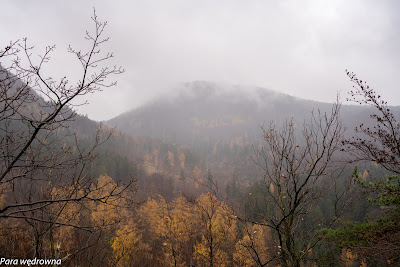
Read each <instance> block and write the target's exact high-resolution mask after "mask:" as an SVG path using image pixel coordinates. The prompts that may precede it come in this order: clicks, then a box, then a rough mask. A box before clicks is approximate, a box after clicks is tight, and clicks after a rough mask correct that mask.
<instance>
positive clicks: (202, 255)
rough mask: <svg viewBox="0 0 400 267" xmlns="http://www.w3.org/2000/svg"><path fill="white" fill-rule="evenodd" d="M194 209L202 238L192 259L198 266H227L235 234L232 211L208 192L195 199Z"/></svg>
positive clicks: (235, 226)
mask: <svg viewBox="0 0 400 267" xmlns="http://www.w3.org/2000/svg"><path fill="white" fill-rule="evenodd" d="M196 209H197V211H198V213H199V215H200V220H199V222H200V227H201V232H202V237H201V241H200V242H198V243H197V244H196V245H195V256H194V259H195V260H196V262H197V264H198V265H200V266H210V267H212V266H229V265H230V263H231V259H230V258H229V255H232V254H233V250H234V244H235V243H236V232H237V224H236V217H235V216H234V215H233V212H232V210H231V209H230V208H229V207H228V206H227V205H226V204H225V203H223V202H220V201H219V200H218V199H217V197H216V196H215V195H213V194H211V193H210V192H208V193H207V194H202V195H201V196H200V197H199V198H198V199H197V201H196Z"/></svg>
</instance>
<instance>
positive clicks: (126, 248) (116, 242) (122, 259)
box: [110, 219, 152, 266]
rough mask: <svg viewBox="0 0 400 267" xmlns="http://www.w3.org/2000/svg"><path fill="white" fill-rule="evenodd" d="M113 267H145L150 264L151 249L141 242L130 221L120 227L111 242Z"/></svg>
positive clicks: (141, 239)
mask: <svg viewBox="0 0 400 267" xmlns="http://www.w3.org/2000/svg"><path fill="white" fill-rule="evenodd" d="M111 247H112V249H113V254H114V258H113V260H112V261H111V262H110V264H111V265H113V266H145V265H146V264H147V263H149V262H151V260H152V255H151V253H150V252H151V248H150V246H149V245H148V244H146V243H145V242H144V241H143V237H142V234H141V233H140V231H139V229H138V227H137V225H136V224H135V223H134V222H133V220H132V219H130V220H128V222H127V223H126V224H123V225H121V226H120V228H119V229H118V230H117V231H116V233H115V237H114V238H113V239H112V240H111Z"/></svg>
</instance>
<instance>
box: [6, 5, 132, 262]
mask: <svg viewBox="0 0 400 267" xmlns="http://www.w3.org/2000/svg"><path fill="white" fill-rule="evenodd" d="M92 20H93V23H94V26H95V28H94V32H89V31H87V32H86V36H85V39H86V40H87V41H88V42H89V43H90V48H89V50H88V51H82V50H76V49H73V48H71V47H69V48H68V52H69V53H71V54H72V55H73V56H74V57H75V58H76V59H77V60H78V62H79V63H80V64H81V66H82V70H81V78H80V79H79V80H78V81H76V82H75V83H71V82H70V81H69V80H68V79H67V77H63V78H61V79H60V80H56V79H54V78H52V77H51V76H47V75H46V74H45V73H44V71H43V69H44V66H45V65H46V63H48V62H49V60H50V56H51V53H52V52H53V51H54V49H55V46H48V47H46V48H45V51H44V54H43V55H39V57H36V56H35V55H34V54H33V47H31V46H29V45H28V41H27V39H23V40H22V41H16V42H11V43H10V44H9V45H8V46H7V47H5V49H1V50H0V59H1V60H2V62H1V63H2V64H1V65H0V148H1V149H0V189H1V191H0V222H2V224H3V226H4V225H8V226H9V227H10V228H12V227H13V226H12V225H11V226H10V224H12V223H10V222H11V220H13V222H14V221H15V220H17V221H18V220H19V221H23V222H24V223H25V224H26V225H29V226H30V227H31V229H32V232H33V236H34V242H33V243H34V256H36V257H39V256H40V253H41V251H42V250H41V246H42V245H41V240H42V238H43V236H47V237H49V238H50V239H52V236H51V235H52V234H51V233H52V230H53V229H54V228H55V227H60V226H69V227H73V228H77V229H83V230H87V231H94V230H96V229H97V228H96V227H94V226H93V225H91V224H88V225H84V224H82V223H83V222H81V221H77V220H65V216H63V213H64V212H65V211H66V210H67V209H68V205H70V204H74V205H75V204H77V205H79V206H80V207H81V208H80V209H82V210H85V209H88V208H90V205H91V204H90V203H93V202H98V203H102V204H104V205H107V204H108V203H110V205H116V203H117V202H115V198H117V197H123V196H124V192H125V191H126V190H127V189H128V188H130V187H131V185H132V182H130V183H128V184H126V185H123V186H122V185H119V184H113V183H109V184H108V185H104V184H102V185H101V186H100V185H99V184H98V183H97V180H96V179H94V177H91V176H90V167H91V164H92V162H93V160H94V159H95V157H96V148H97V147H98V146H99V145H101V144H102V143H103V142H105V141H107V140H108V138H109V137H110V135H111V134H112V131H111V130H109V129H106V127H103V126H102V125H99V128H98V129H97V132H96V133H94V135H95V136H94V137H93V138H92V140H94V141H93V142H92V144H91V145H87V142H86V144H85V145H84V146H82V145H81V140H80V139H79V137H78V136H77V134H76V133H73V132H71V131H70V130H69V129H68V127H69V122H71V121H72V120H74V117H75V116H76V113H75V112H74V111H73V108H74V107H76V105H77V104H76V103H77V102H76V100H77V99H78V100H79V99H81V97H82V96H84V95H87V94H90V93H94V92H97V91H101V90H102V89H103V88H105V87H112V86H114V85H115V84H116V82H108V78H110V77H111V76H114V75H118V74H121V73H123V72H124V70H123V69H122V68H121V67H116V66H113V67H109V66H107V64H108V61H109V60H110V59H111V58H112V57H113V54H112V53H104V52H103V51H101V46H102V44H104V43H105V42H107V41H108V38H104V37H103V35H104V29H105V27H106V25H107V23H106V22H101V21H99V20H98V18H97V16H96V13H95V12H94V15H93V17H92ZM37 58H39V60H38V61H36V60H35V59H37ZM105 187H107V188H108V191H107V193H106V194H103V193H101V194H100V192H102V191H103V190H104V188H105ZM60 192H63V193H62V194H61V193H60ZM125 196H126V195H125ZM1 200H2V201H1ZM110 200H113V201H112V203H111V202H110ZM118 203H122V202H118ZM78 211H79V210H78ZM63 217H64V219H63ZM86 245H87V246H90V244H86ZM51 250H52V252H51V253H52V256H54V253H55V252H54V246H53V244H51Z"/></svg>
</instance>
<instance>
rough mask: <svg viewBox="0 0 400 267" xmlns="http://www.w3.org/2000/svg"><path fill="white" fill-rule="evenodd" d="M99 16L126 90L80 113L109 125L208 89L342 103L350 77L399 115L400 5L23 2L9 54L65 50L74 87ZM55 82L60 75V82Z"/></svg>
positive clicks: (14, 18) (9, 0)
mask: <svg viewBox="0 0 400 267" xmlns="http://www.w3.org/2000/svg"><path fill="white" fill-rule="evenodd" d="M93 7H95V8H96V13H97V15H98V17H99V18H100V19H101V20H107V21H108V28H107V30H106V34H107V35H108V36H110V38H111V39H110V41H109V42H108V44H107V46H106V47H105V49H104V51H106V50H111V51H113V52H114V54H115V58H114V59H113V61H112V63H113V64H118V65H122V66H123V67H124V68H125V70H126V72H125V73H124V74H123V75H120V76H118V77H115V78H116V79H117V80H118V86H117V87H114V88H111V89H106V90H104V91H103V92H101V93H97V94H94V95H91V96H90V98H89V102H90V104H89V105H87V106H84V107H82V108H80V109H79V111H80V112H81V113H83V114H88V116H89V117H90V118H92V119H95V120H106V119H109V118H112V117H114V116H116V115H118V114H120V113H122V112H124V111H127V110H130V109H132V108H134V107H138V106H139V105H140V104H142V103H145V102H147V101H149V100H150V99H152V98H154V97H157V96H160V95H162V94H165V93H168V90H172V89H171V88H174V86H175V84H178V83H180V82H189V81H194V80H207V81H215V82H223V83H230V84H242V85H247V86H248V85H250V86H252V85H255V86H260V87H265V88H269V89H272V90H276V91H280V92H283V93H287V94H290V95H293V96H298V97H302V98H307V99H313V100H319V101H325V102H333V101H334V100H335V96H336V93H337V91H341V92H342V96H343V98H345V97H346V92H347V91H348V90H349V89H350V88H351V83H350V82H349V80H348V78H347V76H346V75H345V69H349V70H351V71H354V72H355V73H357V75H358V76H359V77H360V78H362V79H365V80H367V81H368V82H369V84H370V85H371V86H372V87H373V88H375V89H376V90H377V91H378V92H379V93H381V94H382V95H383V96H384V98H385V99H386V100H388V102H389V104H393V105H400V87H399V81H398V80H399V78H400V51H399V49H400V1H396V0H393V1H384V0H382V1H377V0H370V1H369V0H354V1H340V0H336V1H319V0H310V1H307V0H305V1H295V0H293V1H286V0H263V1H257V0H249V1H243V0H240V1H239V0H237V1H235V0H217V1H216V0H214V1H209V0H198V1H194V0H162V1H161V0H160V1H152V0H143V1H139V0H131V1H106V0H104V1H99V0H96V1H83V0H69V1H54V0H46V1H45V0H36V1H28V0H25V1H22V0H20V1H15V0H2V1H1V5H0V36H1V38H0V45H2V46H5V45H7V44H8V42H9V41H11V40H16V39H20V38H22V37H28V41H29V42H30V43H31V44H33V45H35V46H36V48H38V49H39V50H38V51H42V50H43V48H44V46H45V45H49V44H56V45H57V51H56V53H55V54H54V56H53V59H54V61H53V63H52V64H53V65H51V66H52V68H49V69H48V72H49V74H52V75H54V76H56V77H57V76H60V75H64V74H69V75H72V77H74V75H76V73H78V72H79V68H78V66H77V65H76V61H75V58H73V57H72V56H71V55H69V54H67V53H66V48H67V47H68V45H69V44H71V45H72V46H74V47H77V48H81V47H82V48H85V47H87V46H85V42H84V39H83V37H84V33H85V30H86V29H88V30H91V29H93V24H92V23H91V20H90V16H91V15H92V14H93V10H92V9H93ZM53 73H54V74H53Z"/></svg>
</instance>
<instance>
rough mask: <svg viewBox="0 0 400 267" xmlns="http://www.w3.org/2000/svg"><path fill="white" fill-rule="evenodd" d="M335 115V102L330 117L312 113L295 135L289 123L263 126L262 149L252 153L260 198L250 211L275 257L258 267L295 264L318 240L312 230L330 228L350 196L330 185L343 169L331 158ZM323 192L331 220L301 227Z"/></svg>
mask: <svg viewBox="0 0 400 267" xmlns="http://www.w3.org/2000/svg"><path fill="white" fill-rule="evenodd" d="M339 111H340V104H339V103H338V102H337V103H336V104H334V105H333V107H332V110H331V114H326V113H325V114H322V113H321V112H319V111H318V112H317V113H314V112H313V113H312V118H311V121H310V122H308V123H304V125H303V127H302V129H301V133H298V129H297V126H296V125H295V123H294V122H293V120H290V121H287V122H286V123H285V124H284V125H283V127H282V128H281V129H280V130H277V129H276V126H275V125H274V124H273V123H271V124H270V126H269V127H268V128H265V127H263V134H264V139H265V146H264V148H262V149H260V150H258V151H257V152H256V163H257V164H258V166H260V167H261V170H262V173H263V179H262V181H261V185H262V187H263V189H262V192H263V193H262V194H263V196H262V197H261V199H259V201H260V202H262V204H261V205H259V203H258V204H255V205H259V207H255V210H254V211H253V212H258V215H259V217H258V218H259V220H258V221H257V222H253V223H256V224H260V225H264V226H266V227H269V228H270V229H271V230H272V234H274V236H275V237H276V238H277V240H278V242H277V244H276V247H277V248H278V253H277V254H276V255H275V256H273V257H271V258H270V259H269V261H267V262H263V263H261V262H260V263H259V264H260V265H261V266H264V265H266V264H268V263H269V262H271V261H274V260H275V261H276V260H278V261H279V262H280V264H282V265H284V266H300V264H301V262H303V261H304V260H305V259H306V258H307V257H308V256H309V255H310V254H311V252H312V248H313V247H314V246H315V245H316V244H317V243H318V242H319V240H320V239H319V238H318V237H317V235H316V234H315V230H316V229H318V228H321V227H324V226H325V227H327V226H328V227H329V225H332V223H333V222H334V221H335V220H336V219H337V218H338V217H339V216H340V214H341V212H342V211H343V209H344V207H345V205H346V203H347V199H348V197H349V196H350V194H349V192H346V191H345V190H343V189H344V188H343V187H341V186H339V185H338V184H337V183H336V179H337V178H338V177H339V174H340V172H341V170H342V169H343V166H340V165H339V164H335V160H334V158H335V155H336V153H337V152H338V151H339V150H340V148H341V140H342V136H343V133H344V128H343V127H342V124H341V122H340V113H339ZM349 188H350V184H349ZM328 190H331V192H334V200H333V201H334V203H333V205H334V206H335V209H334V214H333V215H332V219H331V220H330V221H329V219H328V218H316V219H315V221H314V220H313V222H312V225H311V226H308V227H307V228H304V227H303V228H302V225H304V223H306V221H309V219H308V217H307V216H308V215H310V214H311V212H312V211H313V208H314V207H315V206H316V205H315V204H316V202H317V201H319V200H321V199H322V198H323V197H324V194H327V192H328ZM249 194H251V193H249ZM249 198H250V199H251V198H252V196H249ZM254 198H255V196H254ZM260 207H261V209H260ZM317 220H318V221H317ZM304 229H307V230H306V231H305V230H304Z"/></svg>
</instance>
